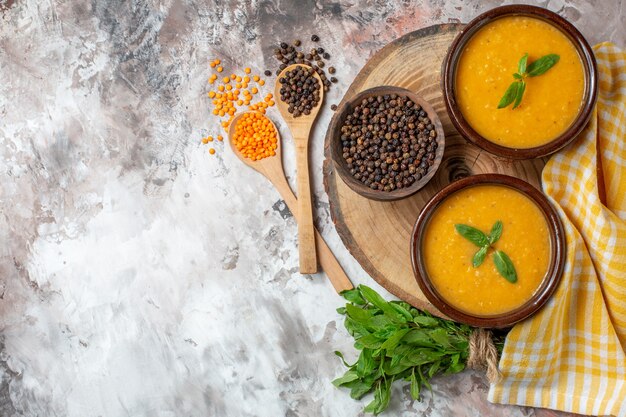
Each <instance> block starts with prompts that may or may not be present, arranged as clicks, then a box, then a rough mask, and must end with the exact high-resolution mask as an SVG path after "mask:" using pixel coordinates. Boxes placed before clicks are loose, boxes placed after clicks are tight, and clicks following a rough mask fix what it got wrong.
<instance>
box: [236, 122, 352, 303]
mask: <svg viewBox="0 0 626 417" xmlns="http://www.w3.org/2000/svg"><path fill="white" fill-rule="evenodd" d="M245 113H251V112H245ZM245 113H240V114H238V115H237V116H235V118H234V119H233V121H232V122H231V123H230V127H229V129H228V143H229V144H230V147H231V149H232V150H233V152H234V153H235V155H237V157H238V158H239V159H240V160H241V161H242V162H243V163H244V164H246V165H248V166H249V167H251V168H252V169H255V170H256V171H258V172H260V173H261V174H263V175H264V176H265V177H266V178H267V179H268V180H270V182H271V183H272V184H274V186H275V187H276V189H277V190H278V192H279V193H280V195H281V197H282V198H283V200H285V204H287V207H289V210H291V213H292V214H293V215H294V217H295V218H296V219H299V217H298V210H299V208H298V200H297V199H296V196H295V195H294V194H293V192H292V191H291V188H290V187H289V183H288V182H287V178H286V177H285V171H284V169H283V162H282V156H281V151H280V134H279V133H278V129H276V126H275V125H274V123H273V122H272V121H271V120H270V119H269V117H268V120H270V122H271V123H272V126H274V130H275V131H276V137H277V139H278V141H277V145H278V147H277V148H276V155H275V156H270V157H268V158H264V159H261V160H259V161H252V160H251V159H249V158H245V157H244V156H243V155H241V153H240V152H239V151H238V150H237V147H236V146H235V144H234V143H233V141H234V137H235V125H236V124H237V122H238V121H239V119H240V118H241V116H242V115H243V114H245ZM313 230H314V236H315V240H316V242H317V247H318V249H319V259H320V263H321V264H322V268H323V269H324V272H326V275H327V276H328V279H330V282H331V283H332V284H333V287H335V290H336V291H337V292H341V291H343V290H349V289H352V288H354V287H353V286H352V283H351V282H350V278H348V276H347V275H346V273H345V271H344V270H343V268H342V267H341V265H340V264H339V262H338V261H337V258H335V255H333V253H332V252H331V250H330V248H329V247H328V245H327V244H326V242H325V241H324V238H323V237H322V235H321V234H320V233H319V232H318V231H317V230H316V229H313Z"/></svg>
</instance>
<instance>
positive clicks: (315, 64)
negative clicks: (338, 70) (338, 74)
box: [274, 35, 334, 91]
mask: <svg viewBox="0 0 626 417" xmlns="http://www.w3.org/2000/svg"><path fill="white" fill-rule="evenodd" d="M314 36H315V37H316V38H317V40H315V41H314V42H317V41H319V37H317V35H314ZM311 39H312V40H313V37H311ZM284 45H287V43H286V42H281V43H280V44H279V48H276V49H275V50H274V57H275V58H276V60H278V61H279V62H280V64H279V67H278V70H276V75H280V73H281V71H283V70H284V69H285V68H287V66H289V65H293V64H304V65H308V66H310V67H312V68H313V69H314V70H315V71H316V72H317V73H318V74H319V76H320V78H321V79H322V87H323V89H324V91H329V90H330V86H331V82H330V80H327V77H326V72H325V71H324V69H323V68H324V67H325V66H326V65H327V63H326V62H324V61H323V60H324V59H329V58H330V54H329V53H328V52H326V51H325V50H324V48H322V47H315V48H311V49H310V50H309V53H306V52H304V51H302V49H301V45H302V42H301V41H300V40H296V41H294V42H293V45H291V46H290V45H288V46H287V48H284V47H283V46H284ZM333 70H334V68H333Z"/></svg>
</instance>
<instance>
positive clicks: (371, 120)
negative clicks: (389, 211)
mask: <svg viewBox="0 0 626 417" xmlns="http://www.w3.org/2000/svg"><path fill="white" fill-rule="evenodd" d="M329 129H330V134H331V136H330V142H329V143H330V144H329V146H330V157H331V159H332V161H333V166H334V169H335V170H336V171H337V172H338V173H339V176H340V177H341V179H342V180H343V181H344V182H345V183H346V185H348V187H350V189H352V190H353V191H354V192H356V193H358V194H360V195H362V196H363V197H366V198H370V199H373V200H379V201H393V200H399V199H402V198H406V197H408V196H410V195H412V194H414V193H416V192H417V191H418V190H419V189H421V188H422V187H424V185H426V183H428V181H430V179H431V178H432V177H433V176H434V175H435V172H436V171H437V168H438V167H439V164H440V163H441V160H442V159H443V151H444V147H445V138H444V133H443V126H442V125H441V121H440V120H439V117H438V116H437V113H435V110H434V109H433V107H432V106H431V105H430V104H429V103H428V102H427V101H426V100H424V99H423V98H421V97H419V96H418V95H417V94H415V93H413V92H411V91H409V90H406V89H404V88H400V87H393V86H380V87H374V88H371V89H368V90H365V91H362V92H360V93H358V94H357V95H355V96H354V97H353V98H351V99H349V100H347V101H344V102H343V103H342V104H341V105H340V106H339V108H338V109H337V111H336V112H335V116H334V117H333V119H332V121H331V124H330V127H329Z"/></svg>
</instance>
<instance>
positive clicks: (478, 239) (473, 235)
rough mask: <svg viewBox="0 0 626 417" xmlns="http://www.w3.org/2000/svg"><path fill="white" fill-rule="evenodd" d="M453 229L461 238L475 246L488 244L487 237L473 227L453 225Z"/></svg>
mask: <svg viewBox="0 0 626 417" xmlns="http://www.w3.org/2000/svg"><path fill="white" fill-rule="evenodd" d="M454 228H455V229H456V231H457V232H459V234H460V235H461V236H463V237H464V238H465V239H467V240H469V241H470V242H472V243H473V244H474V245H476V246H480V247H483V246H485V245H488V244H489V240H488V239H487V235H485V234H484V233H483V232H481V231H480V230H478V229H476V228H475V227H472V226H468V225H466V224H455V225H454Z"/></svg>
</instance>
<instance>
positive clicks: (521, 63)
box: [517, 53, 528, 78]
mask: <svg viewBox="0 0 626 417" xmlns="http://www.w3.org/2000/svg"><path fill="white" fill-rule="evenodd" d="M527 62H528V53H526V54H524V56H523V57H522V58H521V59H520V60H519V63H518V64H517V71H518V72H519V73H520V74H523V73H525V72H526V63H527ZM520 78H521V77H520Z"/></svg>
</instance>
